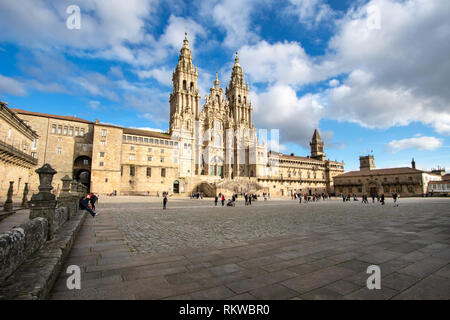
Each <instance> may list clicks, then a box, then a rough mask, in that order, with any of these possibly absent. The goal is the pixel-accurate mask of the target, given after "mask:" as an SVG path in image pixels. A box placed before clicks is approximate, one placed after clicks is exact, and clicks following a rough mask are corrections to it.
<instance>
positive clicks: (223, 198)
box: [222, 195, 225, 207]
mask: <svg viewBox="0 0 450 320" xmlns="http://www.w3.org/2000/svg"><path fill="white" fill-rule="evenodd" d="M224 205H225V195H222V207H223V206H224Z"/></svg>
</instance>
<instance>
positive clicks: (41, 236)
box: [0, 218, 48, 283]
mask: <svg viewBox="0 0 450 320" xmlns="http://www.w3.org/2000/svg"><path fill="white" fill-rule="evenodd" d="M47 232H48V222H47V220H45V219H44V218H36V219H33V220H30V221H28V222H27V223H25V224H23V225H21V226H20V227H16V228H13V229H11V230H10V231H9V232H7V233H3V234H0V283H1V282H2V281H3V280H5V279H6V278H7V277H9V276H10V275H11V274H13V273H14V271H15V270H16V269H17V268H18V267H19V266H20V265H21V264H22V263H23V262H24V261H25V260H26V259H27V258H28V257H29V256H30V255H31V254H33V253H34V252H35V251H36V250H39V249H40V248H41V247H42V245H43V244H44V243H45V241H46V240H47Z"/></svg>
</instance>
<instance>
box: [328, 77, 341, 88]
mask: <svg viewBox="0 0 450 320" xmlns="http://www.w3.org/2000/svg"><path fill="white" fill-rule="evenodd" d="M339 84H340V82H339V80H337V79H331V80H330V81H329V82H328V85H329V86H330V87H337V86H338V85H339Z"/></svg>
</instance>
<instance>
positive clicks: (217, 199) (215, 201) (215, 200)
mask: <svg viewBox="0 0 450 320" xmlns="http://www.w3.org/2000/svg"><path fill="white" fill-rule="evenodd" d="M218 201H219V197H218V196H217V194H216V197H215V198H214V205H215V206H216V207H217V202H218Z"/></svg>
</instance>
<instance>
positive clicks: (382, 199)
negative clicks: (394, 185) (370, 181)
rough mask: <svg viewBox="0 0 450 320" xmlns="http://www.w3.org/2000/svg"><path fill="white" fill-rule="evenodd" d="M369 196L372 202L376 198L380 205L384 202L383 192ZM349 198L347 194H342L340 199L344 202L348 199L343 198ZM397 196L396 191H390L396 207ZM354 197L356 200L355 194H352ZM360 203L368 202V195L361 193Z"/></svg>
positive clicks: (398, 196)
mask: <svg viewBox="0 0 450 320" xmlns="http://www.w3.org/2000/svg"><path fill="white" fill-rule="evenodd" d="M371 197H372V203H375V199H377V202H378V203H380V204H381V205H385V204H386V202H385V196H384V194H381V195H380V196H379V195H374V194H372V196H371ZM349 198H350V195H348V196H345V195H342V199H343V201H344V202H345V201H350V200H345V199H349ZM398 198H400V195H399V194H398V193H397V192H394V193H392V199H393V200H394V207H398ZM355 199H356V200H357V198H356V195H354V200H355ZM361 203H363V204H369V196H368V195H366V194H363V195H362V200H361Z"/></svg>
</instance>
